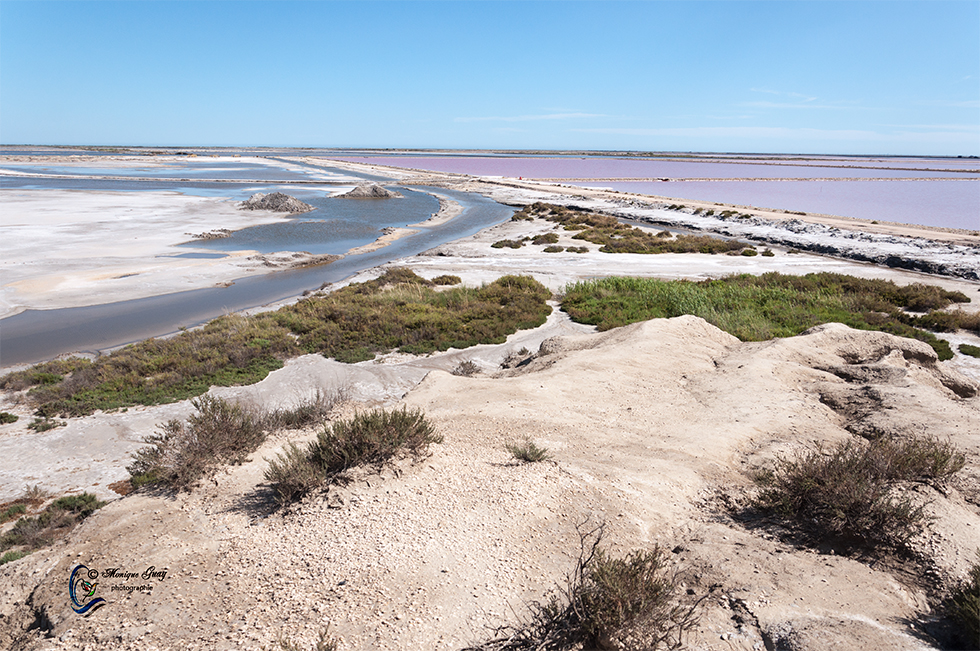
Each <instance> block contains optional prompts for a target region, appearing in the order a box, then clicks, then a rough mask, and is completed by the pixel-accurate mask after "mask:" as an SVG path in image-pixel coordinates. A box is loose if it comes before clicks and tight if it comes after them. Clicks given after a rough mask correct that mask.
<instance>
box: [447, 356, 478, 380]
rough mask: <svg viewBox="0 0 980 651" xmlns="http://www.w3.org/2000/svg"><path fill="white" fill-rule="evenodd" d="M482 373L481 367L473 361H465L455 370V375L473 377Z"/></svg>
mask: <svg viewBox="0 0 980 651" xmlns="http://www.w3.org/2000/svg"><path fill="white" fill-rule="evenodd" d="M479 372H480V367H479V366H478V365H477V363H476V362H474V361H473V360H472V359H465V360H463V361H462V362H460V363H459V364H457V365H456V368H454V369H453V375H461V376H463V377H472V376H474V375H476V374H477V373H479Z"/></svg>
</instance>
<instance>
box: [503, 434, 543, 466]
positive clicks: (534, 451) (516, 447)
mask: <svg viewBox="0 0 980 651" xmlns="http://www.w3.org/2000/svg"><path fill="white" fill-rule="evenodd" d="M504 448H505V449H506V450H507V451H508V452H510V453H511V455H512V456H513V457H514V458H515V459H517V460H518V461H523V462H525V463H535V462H537V461H546V460H548V459H550V458H551V455H549V454H548V449H547V448H541V447H538V446H537V444H536V443H535V442H534V441H532V440H531V439H525V440H524V442H523V443H507V444H506V445H505V446H504Z"/></svg>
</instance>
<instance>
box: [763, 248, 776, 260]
mask: <svg viewBox="0 0 980 651" xmlns="http://www.w3.org/2000/svg"><path fill="white" fill-rule="evenodd" d="M761 255H762V257H764V258H772V257H774V256H775V255H776V254H775V253H773V252H772V249H766V250H765V251H763V252H762V254H761Z"/></svg>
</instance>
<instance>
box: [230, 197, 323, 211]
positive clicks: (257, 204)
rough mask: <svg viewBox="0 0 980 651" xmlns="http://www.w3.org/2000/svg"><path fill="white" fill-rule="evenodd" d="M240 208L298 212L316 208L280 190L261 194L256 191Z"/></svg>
mask: <svg viewBox="0 0 980 651" xmlns="http://www.w3.org/2000/svg"><path fill="white" fill-rule="evenodd" d="M240 207H241V209H242V210H271V211H272V212H288V213H300V212H310V211H311V210H316V208H314V207H313V206H311V205H310V204H308V203H303V202H302V201H300V200H299V199H297V198H295V197H291V196H289V195H288V194H283V193H282V192H272V193H270V194H262V193H261V192H256V193H255V194H253V195H252V196H251V197H249V198H248V199H247V200H246V201H243V202H242V203H241V205H240Z"/></svg>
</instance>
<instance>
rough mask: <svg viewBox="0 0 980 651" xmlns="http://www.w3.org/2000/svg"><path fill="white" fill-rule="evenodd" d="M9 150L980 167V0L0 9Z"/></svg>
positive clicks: (4, 130) (2, 114)
mask: <svg viewBox="0 0 980 651" xmlns="http://www.w3.org/2000/svg"><path fill="white" fill-rule="evenodd" d="M0 141H2V142H3V143H6V144H73V145H74V144H79V145H96V144H102V145H185V146H191V145H242V146H248V145H253V146H264V145H268V146H311V147H312V146H320V147H330V146H337V147H409V148H415V147H434V148H516V149H539V148H540V149H604V150H607V149H617V150H618V149H629V150H659V151H664V150H667V151H714V152H719V151H733V152H783V153H844V154H861V153H880V154H914V155H980V2H978V1H977V0H965V1H956V2H942V1H927V2H890V1H877V2H803V1H799V2H796V1H783V2H737V1H730V2H693V1H692V2H622V3H618V2H557V1H556V2H533V3H529V2H463V1H460V2H408V1H405V2H214V3H207V2H95V3H91V2H67V3H59V2H38V1H34V2H16V1H10V0H3V1H2V2H0Z"/></svg>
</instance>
